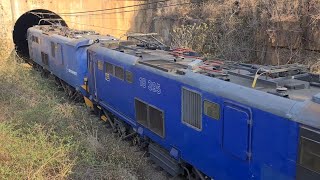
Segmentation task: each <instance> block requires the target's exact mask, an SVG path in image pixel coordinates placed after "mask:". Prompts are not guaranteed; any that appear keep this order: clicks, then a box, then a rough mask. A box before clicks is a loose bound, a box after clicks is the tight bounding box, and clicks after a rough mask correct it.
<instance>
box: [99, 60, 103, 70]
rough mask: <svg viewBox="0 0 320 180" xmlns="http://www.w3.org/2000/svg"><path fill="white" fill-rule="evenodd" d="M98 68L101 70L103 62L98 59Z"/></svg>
mask: <svg viewBox="0 0 320 180" xmlns="http://www.w3.org/2000/svg"><path fill="white" fill-rule="evenodd" d="M98 69H99V70H101V71H102V70H103V62H102V61H98Z"/></svg>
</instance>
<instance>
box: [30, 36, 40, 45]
mask: <svg viewBox="0 0 320 180" xmlns="http://www.w3.org/2000/svg"><path fill="white" fill-rule="evenodd" d="M31 39H32V41H33V42H35V43H38V44H39V42H40V41H39V38H38V37H37V36H32V38H31Z"/></svg>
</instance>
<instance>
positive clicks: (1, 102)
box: [0, 51, 166, 179]
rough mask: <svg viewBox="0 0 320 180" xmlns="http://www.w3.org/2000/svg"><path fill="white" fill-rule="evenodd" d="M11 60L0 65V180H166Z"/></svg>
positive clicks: (44, 80) (83, 110) (49, 81)
mask: <svg viewBox="0 0 320 180" xmlns="http://www.w3.org/2000/svg"><path fill="white" fill-rule="evenodd" d="M0 53H1V51H0ZM1 57H4V55H3V54H1ZM14 59H16V60H19V58H18V57H15V58H14ZM14 59H13V58H12V56H11V58H9V59H7V60H1V61H0V77H1V78H0V84H1V89H0V179H2V178H3V179H25V178H27V179H67V178H72V179H139V178H148V179H154V178H161V179H164V178H166V174H165V173H164V172H163V171H155V169H154V168H153V167H152V166H151V164H150V162H148V161H147V159H146V158H142V156H143V152H141V151H138V150H137V149H136V148H135V147H129V142H124V141H120V140H119V139H117V138H115V137H114V135H113V134H112V133H111V129H108V128H107V127H106V124H105V123H103V122H102V121H99V120H98V118H97V117H96V116H94V115H92V114H90V113H89V111H88V110H87V109H86V107H84V105H83V104H77V103H74V102H72V101H70V100H68V98H67V97H66V96H65V94H64V93H63V92H62V91H58V90H57V87H56V85H55V81H54V80H53V78H49V79H47V78H44V77H41V74H40V73H39V72H37V71H35V70H33V69H32V68H31V67H30V66H29V65H27V64H24V63H17V62H15V61H14ZM128 147H129V148H128Z"/></svg>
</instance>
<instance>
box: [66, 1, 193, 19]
mask: <svg viewBox="0 0 320 180" xmlns="http://www.w3.org/2000/svg"><path fill="white" fill-rule="evenodd" d="M188 4H193V3H192V2H185V3H177V4H170V5H164V6H162V7H152V8H142V9H134V10H125V11H116V12H107V13H94V14H69V15H68V14H67V15H61V16H77V17H80V16H96V15H106V14H119V13H128V12H135V11H143V10H151V9H161V8H167V7H174V6H182V5H188Z"/></svg>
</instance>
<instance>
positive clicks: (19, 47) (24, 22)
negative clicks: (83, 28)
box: [12, 9, 67, 58]
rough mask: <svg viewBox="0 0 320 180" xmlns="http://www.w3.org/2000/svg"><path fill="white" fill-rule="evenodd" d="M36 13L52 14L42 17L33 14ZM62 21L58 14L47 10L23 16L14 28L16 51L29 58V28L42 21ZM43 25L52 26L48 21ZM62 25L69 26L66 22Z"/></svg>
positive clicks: (38, 10) (32, 11)
mask: <svg viewBox="0 0 320 180" xmlns="http://www.w3.org/2000/svg"><path fill="white" fill-rule="evenodd" d="M34 12H38V13H50V14H42V15H41V17H38V16H36V15H35V14H32V13H34ZM49 18H51V19H62V18H61V17H60V16H59V15H58V14H56V13H54V12H52V11H49V10H46V9H35V10H31V11H28V12H26V13H24V14H22V15H21V16H20V17H19V19H18V20H17V21H16V23H15V25H14V28H13V33H12V35H13V42H14V45H15V48H16V51H17V53H18V55H19V56H22V57H25V58H29V57H30V56H29V49H28V41H27V30H28V28H30V27H32V26H34V25H38V23H39V21H40V20H41V19H49ZM40 24H41V25H50V23H49V22H48V21H40ZM61 25H63V26H67V24H66V22H65V21H64V20H62V21H61Z"/></svg>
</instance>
